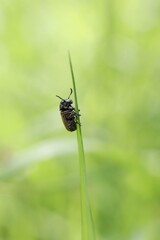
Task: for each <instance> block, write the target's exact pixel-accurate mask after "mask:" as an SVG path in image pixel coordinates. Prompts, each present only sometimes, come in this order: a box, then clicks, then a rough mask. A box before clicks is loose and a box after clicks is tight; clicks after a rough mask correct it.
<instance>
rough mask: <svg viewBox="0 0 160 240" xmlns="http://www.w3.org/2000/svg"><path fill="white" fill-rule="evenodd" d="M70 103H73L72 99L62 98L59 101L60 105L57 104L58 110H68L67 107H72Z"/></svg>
mask: <svg viewBox="0 0 160 240" xmlns="http://www.w3.org/2000/svg"><path fill="white" fill-rule="evenodd" d="M72 103H73V101H72V100H71V99H68V98H67V99H63V100H62V101H61V102H60V106H59V108H60V110H64V111H65V110H69V109H71V108H72V106H71V105H72Z"/></svg>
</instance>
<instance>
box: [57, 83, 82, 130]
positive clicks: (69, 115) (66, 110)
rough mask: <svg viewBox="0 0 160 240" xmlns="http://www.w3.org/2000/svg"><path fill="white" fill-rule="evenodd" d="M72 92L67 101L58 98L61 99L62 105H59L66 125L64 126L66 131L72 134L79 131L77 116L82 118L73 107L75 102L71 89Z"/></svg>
mask: <svg viewBox="0 0 160 240" xmlns="http://www.w3.org/2000/svg"><path fill="white" fill-rule="evenodd" d="M70 90H71V92H70V94H69V96H68V98H67V99H63V98H61V97H60V96H57V95H56V97H58V98H60V99H61V102H60V105H59V110H60V113H61V117H62V121H63V123H64V126H65V127H66V129H67V130H68V131H70V132H73V131H75V130H76V129H77V123H78V124H79V122H78V121H77V116H80V114H79V113H77V112H76V111H75V108H74V107H73V106H72V104H73V101H72V100H71V99H70V96H71V94H72V92H73V91H72V88H70Z"/></svg>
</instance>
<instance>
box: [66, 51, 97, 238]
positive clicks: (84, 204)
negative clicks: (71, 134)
mask: <svg viewBox="0 0 160 240" xmlns="http://www.w3.org/2000/svg"><path fill="white" fill-rule="evenodd" d="M68 57H69V65H70V70H71V76H72V83H73V90H74V98H75V110H76V112H78V109H79V108H78V98H77V92H76V83H75V77H74V72H73V65H72V61H71V56H70V53H68ZM77 120H78V122H79V123H80V117H79V116H78V117H77ZM77 143H78V154H79V167H80V190H81V191H80V192H81V222H82V226H81V228H82V240H94V239H95V233H94V227H93V220H92V214H91V209H90V204H89V198H88V192H87V177H86V176H87V175H86V164H85V153H84V147H83V138H82V131H81V124H77Z"/></svg>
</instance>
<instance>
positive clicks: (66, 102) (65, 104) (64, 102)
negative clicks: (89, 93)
mask: <svg viewBox="0 0 160 240" xmlns="http://www.w3.org/2000/svg"><path fill="white" fill-rule="evenodd" d="M71 94H72V88H71V92H70V94H69V97H68V98H67V99H63V98H61V97H60V96H57V95H56V97H58V98H60V99H61V102H60V106H59V109H60V110H62V111H65V110H69V109H73V107H72V106H71V105H72V103H73V101H72V100H71V99H70V96H71Z"/></svg>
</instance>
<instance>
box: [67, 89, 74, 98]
mask: <svg viewBox="0 0 160 240" xmlns="http://www.w3.org/2000/svg"><path fill="white" fill-rule="evenodd" d="M70 90H71V92H70V94H69V97H68V99H69V98H70V96H71V95H72V92H73V90H72V88H70Z"/></svg>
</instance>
